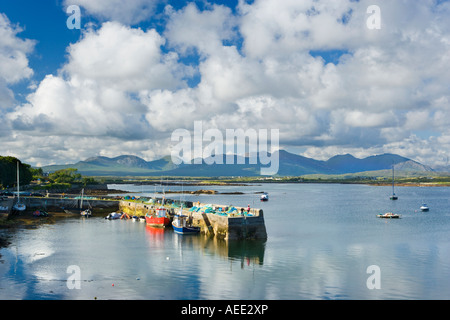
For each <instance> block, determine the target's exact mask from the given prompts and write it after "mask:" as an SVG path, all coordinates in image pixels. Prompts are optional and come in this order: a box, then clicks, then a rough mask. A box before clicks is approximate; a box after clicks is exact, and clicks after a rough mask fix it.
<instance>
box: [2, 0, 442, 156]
mask: <svg viewBox="0 0 450 320" xmlns="http://www.w3.org/2000/svg"><path fill="white" fill-rule="evenodd" d="M69 2H70V1H69V0H67V1H66V2H65V3H66V4H69ZM73 2H76V1H73ZM71 3H72V2H71ZM75 4H79V5H81V6H83V7H84V8H85V9H86V10H87V12H88V13H89V14H92V15H95V16H100V17H103V18H104V19H113V20H115V21H111V22H105V23H104V24H103V25H102V26H101V28H99V29H87V30H85V31H84V34H83V37H82V39H81V40H80V41H79V42H77V43H75V44H73V45H71V46H70V47H69V48H68V51H67V52H68V61H67V63H66V64H65V65H64V66H63V68H62V69H61V72H60V73H59V74H57V75H54V76H47V77H46V78H45V79H44V80H43V81H42V82H41V83H40V84H38V85H37V88H36V90H35V92H34V93H33V94H32V95H30V96H29V97H28V103H27V104H24V105H22V106H19V107H18V108H16V110H15V111H14V112H13V113H10V114H8V119H9V121H10V123H11V124H12V125H13V127H14V128H15V130H16V131H18V132H20V133H21V134H26V133H27V132H32V133H33V134H34V135H35V136H39V135H41V136H45V135H47V134H49V132H50V134H51V135H53V136H65V137H67V141H72V142H74V141H75V142H74V144H75V145H77V146H79V145H80V144H77V143H76V141H78V140H77V137H87V136H92V137H94V139H95V140H94V141H95V143H98V145H100V147H98V145H97V148H98V151H97V152H98V153H101V154H105V155H113V154H112V153H113V151H112V150H117V153H118V154H121V153H125V151H127V152H128V153H133V154H140V155H146V156H147V157H150V156H152V155H153V156H154V155H155V153H153V152H149V149H148V148H147V146H150V145H151V146H156V145H159V146H161V150H164V149H167V145H168V143H169V141H170V134H171V132H172V131H173V130H175V129H177V128H188V129H191V128H192V126H193V123H194V121H196V120H202V121H203V123H204V125H205V126H206V127H214V126H215V127H217V128H219V129H225V128H241V127H246V128H248V127H252V128H264V127H265V128H277V129H279V130H280V138H281V141H280V142H281V145H283V144H284V145H287V146H300V147H304V148H307V151H306V153H305V155H310V156H312V155H316V156H320V157H326V156H327V155H328V156H333V155H334V154H336V153H342V152H341V151H343V152H351V153H352V154H354V155H355V156H357V155H360V156H366V155H371V154H374V153H379V152H393V153H395V152H398V153H400V154H401V155H404V156H410V157H412V158H413V159H416V160H417V159H419V158H420V159H424V160H426V161H427V162H428V164H431V163H433V161H438V160H436V159H434V158H433V157H434V156H433V155H437V154H439V152H437V151H438V150H441V149H439V145H440V143H441V144H442V145H443V147H444V148H446V149H445V150H446V152H448V151H450V145H449V144H448V143H445V141H446V139H445V137H447V136H448V135H450V130H449V129H448V127H449V121H448V120H447V119H449V114H450V111H449V110H450V108H449V103H448V102H449V101H450V97H449V93H448V83H450V73H449V72H448V65H449V62H450V21H449V20H448V14H449V13H450V5H449V3H448V2H445V3H442V4H439V5H436V3H435V1H431V0H428V1H421V2H417V1H412V0H411V1H402V2H400V1H389V2H378V3H377V4H378V5H379V6H380V8H381V14H382V28H381V30H369V29H368V28H367V27H366V19H367V18H368V15H367V12H366V9H367V7H368V6H369V5H372V4H375V3H373V1H369V0H361V1H351V0H338V1H332V0H307V1H297V0H286V1H276V0H265V1H262V0H256V1H254V2H252V3H251V4H249V3H247V2H245V1H239V4H238V6H237V8H236V11H232V10H231V9H230V8H227V7H225V6H221V5H209V6H206V9H204V10H200V9H198V7H196V6H195V5H194V4H192V3H191V4H187V5H186V6H185V7H184V8H182V9H180V10H175V9H174V8H173V7H171V6H166V7H165V9H164V12H163V14H162V15H161V17H163V18H162V20H159V21H158V22H159V23H161V24H165V25H164V28H162V29H163V31H160V32H159V33H158V32H157V31H155V30H154V29H148V30H142V29H138V28H132V27H130V26H127V25H126V23H135V22H136V21H143V20H144V19H149V16H150V15H151V14H152V13H151V12H153V11H152V10H155V8H156V7H155V6H154V4H155V2H153V1H144V0H135V1H131V2H120V3H118V2H117V3H116V2H107V1H95V2H94V1H81V0H80V1H78V2H77V3H75ZM144 7H145V8H146V9H144V10H141V11H140V9H142V8H144ZM0 29H1V28H0ZM1 41H2V40H0V47H1V43H2V42H1ZM22 45H24V43H22ZM26 48H27V47H26V46H25V47H23V48H22V50H21V52H25V53H26V52H29V51H27V50H25V49H26ZM330 50H334V51H333V52H335V53H336V54H337V55H338V58H337V59H335V60H333V61H328V60H327V59H326V54H327V53H329V52H330ZM312 51H314V52H319V53H320V52H322V55H323V56H324V57H325V58H322V57H320V56H317V55H315V56H313V55H312ZM0 55H1V52H0ZM339 55H341V56H340V57H339ZM22 57H23V56H22ZM15 62H16V63H17V66H22V67H21V68H19V70H21V71H22V75H20V72H19V73H16V75H18V77H19V78H26V77H27V73H26V68H25V67H24V66H25V65H26V64H24V61H22V60H21V56H20V55H17V59H16V60H15ZM0 63H1V61H0ZM183 63H185V64H183ZM188 65H189V66H188ZM0 70H1V69H0ZM5 70H7V69H5ZM5 72H7V71H5ZM0 73H1V71H0ZM193 75H195V76H196V77H198V81H197V82H195V85H193V86H192V87H188V85H187V79H191V78H192V76H193ZM0 78H1V74H0ZM11 79H12V78H11ZM10 81H11V80H10ZM0 88H1V86H0ZM5 88H6V87H5ZM1 92H2V91H1V90H0V97H1V96H2V95H1ZM3 96H5V97H6V96H7V94H3ZM427 126H428V127H432V128H433V131H434V132H433V135H436V134H435V132H437V133H438V134H442V136H441V137H439V136H436V137H431V136H430V137H426V136H424V135H418V134H417V133H418V132H419V131H420V132H421V133H422V134H423V133H424V132H426V131H427V128H428V127H427ZM206 127H205V129H206ZM419 136H420V137H419ZM100 141H104V143H100ZM138 142H142V143H138ZM48 148H49V149H51V148H52V146H49V147H48ZM417 148H420V149H421V150H420V151H417V153H416V154H414V151H415V150H416V149H417ZM93 149H95V148H91V147H90V146H88V147H85V149H84V150H85V151H83V152H80V157H81V154H88V153H89V152H92V150H93ZM442 150H443V149H442ZM442 150H441V151H440V152H443V151H442ZM169 153H170V152H167V154H169ZM55 157H59V158H61V159H63V158H65V157H64V153H63V152H62V153H57V152H55ZM439 157H440V156H439Z"/></svg>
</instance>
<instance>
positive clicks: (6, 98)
mask: <svg viewBox="0 0 450 320" xmlns="http://www.w3.org/2000/svg"><path fill="white" fill-rule="evenodd" d="M20 32H22V29H21V28H20V27H19V26H18V25H13V24H12V23H11V22H10V21H9V19H8V17H7V16H6V15H5V14H3V13H0V109H2V108H7V107H11V106H12V104H13V103H14V92H13V91H12V90H11V89H10V87H9V86H10V85H12V84H16V83H18V82H20V81H22V80H24V79H28V78H30V77H31V76H32V75H33V70H32V69H31V68H30V67H29V65H28V63H29V61H28V57H27V55H29V54H30V53H31V52H32V51H33V49H34V44H35V42H34V41H32V40H28V39H25V40H23V39H21V38H19V37H18V34H19V33H20Z"/></svg>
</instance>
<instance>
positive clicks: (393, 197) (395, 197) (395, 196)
mask: <svg viewBox="0 0 450 320" xmlns="http://www.w3.org/2000/svg"><path fill="white" fill-rule="evenodd" d="M394 183H395V177H394V165H392V195H391V196H390V199H391V200H397V199H398V197H397V195H396V194H395V192H394Z"/></svg>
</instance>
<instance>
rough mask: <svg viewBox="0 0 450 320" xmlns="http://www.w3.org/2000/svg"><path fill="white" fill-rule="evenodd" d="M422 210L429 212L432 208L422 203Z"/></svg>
mask: <svg viewBox="0 0 450 320" xmlns="http://www.w3.org/2000/svg"><path fill="white" fill-rule="evenodd" d="M420 210H421V211H428V210H430V208H429V207H428V206H427V205H426V204H425V203H422V205H421V206H420Z"/></svg>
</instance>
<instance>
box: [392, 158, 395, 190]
mask: <svg viewBox="0 0 450 320" xmlns="http://www.w3.org/2000/svg"><path fill="white" fill-rule="evenodd" d="M394 181H395V178H394V165H392V195H393V196H395V192H394Z"/></svg>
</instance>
